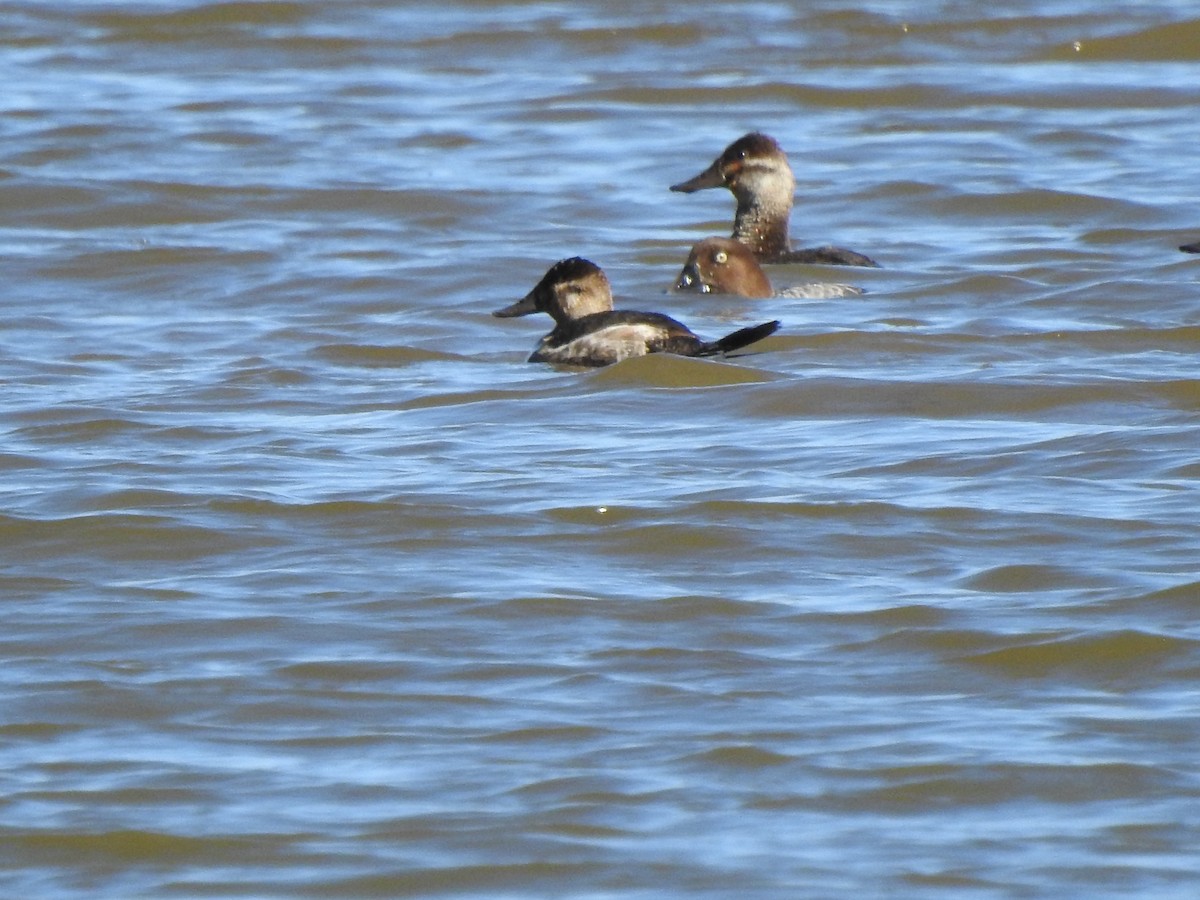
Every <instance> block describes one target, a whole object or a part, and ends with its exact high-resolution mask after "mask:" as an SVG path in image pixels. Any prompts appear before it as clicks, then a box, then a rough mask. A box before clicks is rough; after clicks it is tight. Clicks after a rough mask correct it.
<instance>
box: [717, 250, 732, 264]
mask: <svg viewBox="0 0 1200 900" xmlns="http://www.w3.org/2000/svg"><path fill="white" fill-rule="evenodd" d="M713 261H714V262H716V264H717V265H718V266H723V265H725V263H727V262H729V254H728V253H726V252H725V251H724V250H718V251H717V253H716V255H715V256H714V257H713Z"/></svg>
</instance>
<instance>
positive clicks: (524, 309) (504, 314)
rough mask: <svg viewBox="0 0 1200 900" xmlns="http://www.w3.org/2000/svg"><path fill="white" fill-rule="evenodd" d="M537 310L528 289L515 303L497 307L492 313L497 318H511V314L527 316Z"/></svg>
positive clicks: (531, 293)
mask: <svg viewBox="0 0 1200 900" xmlns="http://www.w3.org/2000/svg"><path fill="white" fill-rule="evenodd" d="M537 311H538V309H537V303H536V301H535V300H534V298H533V291H530V292H529V293H528V294H526V295H525V296H524V297H522V298H521V299H520V300H518V301H517V302H516V303H514V304H512V305H511V306H506V307H504V309H498V310H496V311H495V312H494V313H492V315H493V316H495V317H496V318H498V319H511V318H512V317H513V316H528V315H530V314H531V313H535V312H537Z"/></svg>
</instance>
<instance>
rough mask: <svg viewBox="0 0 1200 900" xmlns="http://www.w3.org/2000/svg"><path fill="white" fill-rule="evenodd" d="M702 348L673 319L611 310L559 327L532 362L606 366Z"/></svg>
mask: <svg viewBox="0 0 1200 900" xmlns="http://www.w3.org/2000/svg"><path fill="white" fill-rule="evenodd" d="M703 346H704V342H703V341H701V340H700V339H699V338H698V337H696V335H694V334H693V333H692V332H691V331H690V330H688V328H687V327H686V326H685V325H683V324H682V323H680V322H677V321H675V320H674V319H672V318H671V317H670V316H667V315H663V314H662V313H647V312H636V311H633V310H609V311H607V312H599V313H593V314H592V315H589V316H583V317H582V318H579V319H573V320H572V321H570V322H565V323H563V324H560V325H559V326H557V327H556V328H555V329H554V330H553V331H552V332H550V334H548V335H546V337H545V338H543V339H542V343H541V344H540V345H539V346H538V348H537V350H535V351H534V353H533V355H532V356H531V357H529V361H530V362H557V363H565V364H568V365H575V366H607V365H610V364H611V363H615V362H620V361H621V360H623V359H628V358H629V357H631V356H645V355H646V354H647V353H678V354H681V355H683V356H690V355H692V354H693V353H696V352H697V351H698V350H700V349H701V348H702V347H703Z"/></svg>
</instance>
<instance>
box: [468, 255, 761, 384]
mask: <svg viewBox="0 0 1200 900" xmlns="http://www.w3.org/2000/svg"><path fill="white" fill-rule="evenodd" d="M536 312H544V313H547V314H548V315H549V316H550V317H551V318H552V319H554V330H552V331H551V332H550V333H549V334H548V335H546V336H545V337H544V338H542V339H541V341H539V342H538V345H537V348H536V349H535V350H534V351H533V355H532V356H530V357H529V361H530V362H549V363H564V364H567V365H573V366H607V365H610V364H611V363H615V362H620V361H621V360H623V359H628V358H629V357H631V356H645V355H646V354H649V353H674V354H677V355H679V356H724V355H725V354H727V353H732V352H733V351H734V350H740V349H741V348H743V347H747V346H749V345H750V344H753V343H755V342H756V341H760V340H762V339H763V338H765V337H767V336H768V335H771V334H774V333H775V331H776V329H778V328H779V322H778V321H773V322H764V323H763V324H761V325H754V326H751V327H749V328H742V329H739V330H738V331H735V332H733V333H732V334H727V335H726V336H725V337H723V338H720V339H719V340H715V341H705V340H702V339H701V338H699V337H697V336H696V335H695V334H694V333H693V332H692V331H691V330H690V329H689V328H687V326H685V325H683V324H681V323H680V322H677V321H675V320H674V319H672V318H671V317H670V316H665V315H663V314H662V313H652V312H635V311H633V310H615V309H613V301H612V288H611V286H610V285H609V282H608V277H607V276H606V275H605V274H604V272H603V271H602V270H601V269H600V267H599V266H597V265H596V264H595V263H593V262H589V261H588V260H586V259H582V258H580V257H577V256H576V257H572V258H571V259H564V260H561V261H559V262H556V263H555V264H554V265H553V266H551V267H550V269H549V271H547V272H546V274H545V275H544V276H543V277H542V280H541V281H539V282H538V283H537V285H535V286H534V288H533V290H531V291H530V292H529V293H528V294H526V295H525V296H524V297H522V298H521V299H520V300H518V301H517V302H516V303H514V304H512V305H511V306H506V307H505V308H504V309H498V310H496V311H495V312H494V313H492V315H494V316H498V317H500V318H508V317H510V316H527V315H530V314H532V313H536Z"/></svg>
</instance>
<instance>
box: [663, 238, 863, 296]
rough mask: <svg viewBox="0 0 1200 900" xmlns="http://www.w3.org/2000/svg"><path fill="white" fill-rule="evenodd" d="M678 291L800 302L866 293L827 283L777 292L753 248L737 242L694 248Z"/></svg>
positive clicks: (709, 241)
mask: <svg viewBox="0 0 1200 900" xmlns="http://www.w3.org/2000/svg"><path fill="white" fill-rule="evenodd" d="M675 290H677V291H697V292H699V293H701V294H738V295H740V296H742V297H791V298H794V299H800V300H831V299H833V298H835V297H852V296H855V295H857V294H861V293H863V289H862V288H859V287H854V286H853V285H849V284H826V283H823V282H815V283H813V284H797V285H794V286H792V287H787V288H783V289H782V290H779V291H776V290H773V289H772V288H771V280H770V279H769V278H767V273H766V272H764V271H763V270H762V266H760V265H759V264H758V260H756V259H755V258H754V254H753V253H752V252H751V250H750V248H749V247H747V246H746V245H745V244H743V243H740V242H739V241H735V240H734V239H733V238H705V239H704V240H702V241H701V242H700V243H698V244H696V245H695V246H694V247H692V252H691V253H690V254H689V255H688V258H687V262H686V263H684V266H683V271H681V272H680V273H679V279H678V280H677V281H676V282H675Z"/></svg>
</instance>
